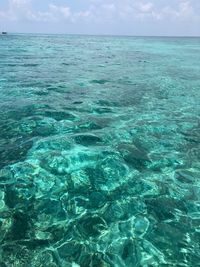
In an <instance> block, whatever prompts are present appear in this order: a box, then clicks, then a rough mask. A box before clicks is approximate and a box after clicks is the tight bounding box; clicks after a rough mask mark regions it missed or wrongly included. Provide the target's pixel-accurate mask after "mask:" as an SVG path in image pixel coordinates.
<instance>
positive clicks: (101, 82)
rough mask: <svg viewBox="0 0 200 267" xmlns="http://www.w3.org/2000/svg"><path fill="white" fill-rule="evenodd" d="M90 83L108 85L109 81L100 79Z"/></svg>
mask: <svg viewBox="0 0 200 267" xmlns="http://www.w3.org/2000/svg"><path fill="white" fill-rule="evenodd" d="M90 82H91V83H97V84H105V83H108V82H109V80H105V79H100V80H92V81H90Z"/></svg>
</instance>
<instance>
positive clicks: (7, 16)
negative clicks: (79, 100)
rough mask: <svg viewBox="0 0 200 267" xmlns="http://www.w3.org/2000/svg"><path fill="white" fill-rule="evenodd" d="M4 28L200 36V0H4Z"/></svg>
mask: <svg viewBox="0 0 200 267" xmlns="http://www.w3.org/2000/svg"><path fill="white" fill-rule="evenodd" d="M0 31H8V32H19V33H64V34H109V35H110V34H111V35H144V36H149V35H150V36H200V0H0Z"/></svg>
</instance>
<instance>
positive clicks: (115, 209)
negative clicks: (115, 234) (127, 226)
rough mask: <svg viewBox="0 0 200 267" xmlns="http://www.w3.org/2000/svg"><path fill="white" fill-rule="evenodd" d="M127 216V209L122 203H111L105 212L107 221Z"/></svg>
mask: <svg viewBox="0 0 200 267" xmlns="http://www.w3.org/2000/svg"><path fill="white" fill-rule="evenodd" d="M124 216H125V211H124V209H123V207H122V205H120V203H111V204H110V205H109V206H108V208H107V209H106V211H105V213H104V219H105V220H106V221H107V222H115V221H119V220H120V219H122V218H123V217H124Z"/></svg>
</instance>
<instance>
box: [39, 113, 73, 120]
mask: <svg viewBox="0 0 200 267" xmlns="http://www.w3.org/2000/svg"><path fill="white" fill-rule="evenodd" d="M44 115H45V116H46V117H49V118H53V119H54V120H56V121H61V120H69V121H75V120H76V119H77V118H76V116H75V115H73V114H72V113H67V112H64V111H45V114H44Z"/></svg>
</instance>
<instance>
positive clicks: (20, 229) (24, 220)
mask: <svg viewBox="0 0 200 267" xmlns="http://www.w3.org/2000/svg"><path fill="white" fill-rule="evenodd" d="M29 221H30V218H29V215H28V214H26V213H24V212H22V211H20V210H18V211H16V212H14V214H13V223H12V228H11V232H10V234H9V237H7V238H8V239H9V238H10V239H11V240H20V239H25V238H26V234H27V231H28V229H29Z"/></svg>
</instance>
